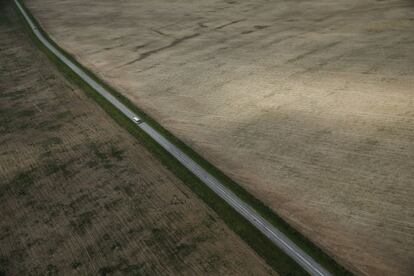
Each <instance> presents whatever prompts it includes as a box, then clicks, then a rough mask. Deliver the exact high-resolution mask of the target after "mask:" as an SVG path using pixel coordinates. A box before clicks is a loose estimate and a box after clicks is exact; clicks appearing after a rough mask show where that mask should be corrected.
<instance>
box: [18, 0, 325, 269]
mask: <svg viewBox="0 0 414 276" xmlns="http://www.w3.org/2000/svg"><path fill="white" fill-rule="evenodd" d="M14 2H15V4H16V6H17V8H18V10H19V11H20V13H21V14H22V15H23V18H24V19H25V21H26V23H27V24H28V25H29V27H30V29H31V31H32V32H33V33H34V34H35V36H36V37H37V39H39V41H40V42H41V43H42V44H43V45H44V46H45V47H46V48H47V49H48V50H49V51H51V52H52V53H53V54H54V55H55V56H56V57H57V58H58V59H60V61H61V62H63V63H64V64H65V65H66V66H68V67H69V68H70V69H71V70H72V71H73V72H75V73H76V74H77V75H78V76H79V77H80V78H81V79H82V80H83V81H85V82H86V83H87V84H88V85H90V86H91V87H92V88H93V89H94V90H95V91H96V92H98V93H99V94H100V95H101V96H103V97H104V98H105V99H106V100H107V101H109V102H110V103H111V104H112V105H114V106H115V107H116V108H117V109H118V110H119V111H121V112H122V113H123V114H124V115H125V116H127V117H128V118H130V120H132V121H133V122H134V123H136V125H137V127H139V128H141V130H143V131H144V132H145V133H147V134H148V135H149V136H150V137H151V138H152V139H154V140H155V141H156V142H157V143H158V144H159V145H160V146H161V147H163V148H164V149H165V150H166V151H168V152H169V153H170V154H171V155H172V156H173V157H174V158H175V159H177V160H178V161H179V162H180V163H181V164H182V165H183V166H184V167H186V168H187V169H188V170H189V171H191V172H192V173H193V174H194V175H195V176H197V177H198V178H199V179H200V180H201V181H202V182H203V183H204V184H205V185H207V186H208V187H209V188H210V189H211V190H213V191H214V192H215V193H216V194H217V195H218V196H219V197H221V198H222V199H223V200H224V201H225V202H226V203H227V204H229V205H230V206H231V207H232V208H233V209H235V210H236V211H237V212H238V213H239V214H240V215H242V216H243V217H244V218H245V219H247V220H248V221H249V222H250V223H251V224H252V225H253V226H255V227H256V228H257V229H258V230H259V231H260V232H261V233H262V234H264V235H265V236H266V237H267V238H268V239H269V240H271V241H272V242H273V243H274V244H275V245H276V246H278V247H279V248H280V249H281V250H282V251H283V252H284V253H285V254H287V255H288V256H290V257H291V258H292V259H293V260H294V261H295V262H296V263H298V264H299V265H300V266H301V267H302V268H303V269H304V270H305V271H307V272H308V273H309V274H311V275H319V276H325V275H326V276H328V275H331V274H330V273H329V272H328V271H327V270H326V269H325V268H323V267H322V266H321V265H320V264H319V263H318V262H316V261H315V260H314V259H313V258H312V257H310V256H309V255H308V254H307V253H305V252H304V251H303V250H302V249H300V248H299V247H298V246H297V245H296V244H295V243H294V242H293V241H292V240H290V239H289V238H288V237H287V236H285V235H284V234H283V233H282V232H281V231H279V230H278V229H276V228H275V227H274V226H273V225H272V224H271V223H269V222H268V221H267V220H266V219H264V218H263V217H262V216H261V215H260V214H259V213H257V212H256V211H255V210H254V209H253V208H252V207H250V206H249V205H248V204H247V203H245V202H243V201H242V200H241V199H240V198H239V197H238V196H236V195H235V194H234V193H233V192H232V191H230V190H229V189H228V188H227V187H225V186H224V185H223V184H222V183H221V182H220V181H219V180H217V179H216V178H215V177H213V176H212V175H211V174H210V173H209V172H207V171H206V170H205V169H204V168H202V167H201V166H200V165H199V164H197V162H196V161H194V160H193V159H191V158H190V157H189V156H188V155H187V154H185V153H184V152H183V151H181V150H180V149H179V148H178V147H176V146H175V145H174V144H173V143H172V142H170V141H169V140H168V139H167V138H165V137H164V136H163V135H162V134H161V133H159V132H158V131H157V130H155V129H154V128H152V127H151V126H150V125H149V124H147V123H146V122H145V121H143V120H142V119H141V118H140V117H139V116H138V115H137V114H135V113H134V112H132V111H131V110H130V109H129V108H128V107H126V106H125V105H124V104H123V103H121V102H120V101H119V100H118V99H116V98H115V97H114V96H112V94H111V93H110V92H109V91H108V90H107V89H105V88H104V87H103V86H101V85H100V84H99V83H98V82H96V81H95V80H94V79H92V78H91V77H90V76H89V75H88V74H87V73H86V72H85V71H84V70H82V69H81V68H80V67H79V66H77V65H76V64H74V63H73V62H72V61H70V60H69V59H68V58H67V57H66V56H65V55H64V54H63V53H62V52H60V51H59V50H58V49H57V48H56V47H55V46H53V45H52V44H51V43H50V42H49V41H48V40H47V39H46V38H45V37H44V35H43V34H42V33H41V32H40V31H39V29H38V28H37V26H36V25H35V23H34V22H33V20H32V19H31V18H30V17H29V16H28V14H27V13H26V11H25V10H24V8H23V7H22V5H21V4H20V2H19V0H14Z"/></svg>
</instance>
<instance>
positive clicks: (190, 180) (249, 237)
mask: <svg viewBox="0 0 414 276" xmlns="http://www.w3.org/2000/svg"><path fill="white" fill-rule="evenodd" d="M21 4H22V6H23V8H24V9H25V10H26V12H27V14H28V15H29V17H30V18H31V19H32V20H33V22H35V24H36V25H37V27H38V28H39V30H40V31H41V32H42V34H43V35H44V37H46V38H47V39H48V40H49V42H50V43H51V44H52V45H54V46H55V47H56V48H57V49H59V50H60V51H61V52H62V53H63V54H64V55H65V56H66V57H67V58H68V59H70V60H71V61H72V62H73V63H75V64H76V65H78V66H79V67H80V68H82V69H83V70H84V71H85V72H87V73H88V74H89V76H90V77H91V78H93V79H94V80H95V81H97V82H98V83H99V84H101V85H102V86H103V87H105V88H106V89H107V90H108V91H109V92H111V93H112V95H113V96H115V97H116V98H117V99H118V100H120V101H121V102H122V103H123V104H125V105H126V106H127V107H128V108H130V109H131V110H132V111H133V112H135V113H136V114H138V115H140V116H141V117H142V118H143V120H145V121H146V122H147V123H148V124H150V125H151V126H152V127H153V128H154V129H156V130H157V131H159V132H160V133H161V134H162V135H164V136H165V137H166V138H167V139H169V140H170V141H171V142H172V143H174V144H175V145H176V146H177V147H179V148H180V149H181V150H182V151H183V152H185V153H186V154H187V155H188V156H189V157H191V158H192V159H193V160H195V161H196V162H197V163H198V164H200V165H201V166H202V167H203V168H204V169H205V170H207V171H208V172H209V173H210V174H212V175H213V176H214V177H216V178H217V179H218V180H220V182H222V183H223V184H224V185H226V186H227V187H228V188H229V189H231V190H232V191H233V192H234V193H235V194H237V195H238V196H239V197H240V198H241V199H242V200H243V201H245V202H246V203H248V204H249V205H250V206H252V207H253V208H254V209H255V210H256V211H257V212H258V213H260V214H261V215H262V216H263V217H264V218H265V219H267V220H268V221H269V222H270V223H272V224H273V225H274V226H275V227H277V228H278V229H279V230H280V231H282V232H283V233H284V234H285V235H286V236H288V237H289V238H290V239H291V240H292V241H294V242H295V243H296V244H297V245H298V246H299V247H301V248H302V249H303V250H304V251H305V252H307V253H308V254H309V255H310V256H312V257H313V258H314V259H315V260H316V261H318V262H319V263H320V264H321V265H322V266H324V267H325V268H326V269H327V270H328V271H330V272H331V273H332V274H334V275H350V274H351V273H350V272H349V271H347V270H346V269H345V268H344V267H342V266H341V265H339V264H338V263H337V262H335V261H334V260H333V259H332V258H331V257H330V256H328V255H327V254H326V253H325V252H323V251H322V250H321V249H320V248H319V247H317V246H316V245H315V244H313V243H312V242H311V241H310V240H308V239H307V238H306V237H304V236H303V235H302V234H301V233H299V232H298V231H296V230H295V229H294V228H292V227H291V226H290V225H289V224H287V223H286V222H285V221H284V220H283V219H282V218H281V217H280V216H278V215H277V214H276V213H275V212H274V211H273V210H271V209H270V208H269V207H267V206H266V205H264V204H263V203H262V202H261V201H259V200H258V199H256V198H255V197H254V196H252V195H251V194H250V193H248V192H247V191H246V190H245V189H243V188H242V187H241V186H240V185H238V184H237V183H235V182H234V181H233V180H232V179H230V178H229V177H227V176H226V175H225V174H224V173H222V172H221V171H220V170H219V169H217V168H216V167H215V166H213V165H212V164H210V163H209V162H207V161H206V160H205V159H203V158H202V157H201V156H200V155H199V154H198V153H196V152H195V151H193V150H192V149H191V148H190V147H188V146H187V145H186V144H184V143H183V142H182V141H180V140H179V139H178V138H177V137H175V136H174V135H173V134H171V133H170V132H169V131H167V130H166V129H164V128H163V127H162V126H161V125H160V124H158V123H157V122H156V121H155V120H153V119H152V118H151V117H150V116H148V115H147V114H145V112H143V111H142V110H140V109H139V108H138V107H136V106H135V105H134V104H133V103H132V102H131V101H129V100H128V99H127V98H126V97H124V96H123V95H121V94H120V93H119V92H117V91H116V90H115V89H113V88H112V87H111V86H109V85H108V84H107V83H105V82H104V81H102V80H100V79H99V78H97V77H96V76H95V74H93V73H92V72H91V71H90V70H88V69H87V68H85V67H83V66H82V65H81V64H79V63H78V62H77V61H76V59H75V58H74V57H73V56H71V55H70V54H69V53H67V52H66V51H64V50H63V49H61V48H60V47H59V46H58V45H57V44H55V43H54V41H53V40H51V39H50V38H49V36H48V35H47V34H46V33H45V32H44V31H43V29H42V28H41V27H40V25H39V24H38V23H37V21H36V20H35V18H34V17H33V16H32V15H31V13H30V11H29V10H28V9H27V8H26V7H25V6H24V3H21ZM16 12H17V13H18V14H19V16H20V18H21V20H22V22H23V25H24V27H25V29H26V31H27V32H28V34H29V36H30V37H31V38H32V40H33V41H34V43H35V44H36V46H37V47H38V48H40V49H41V50H42V51H43V52H44V53H45V54H46V55H47V56H48V58H49V59H50V60H51V61H52V62H53V63H54V64H55V65H56V67H57V68H58V69H59V71H61V72H62V73H63V74H64V75H65V77H66V78H67V79H68V80H70V81H71V82H73V83H75V84H76V85H77V86H79V87H80V88H81V89H82V90H83V91H84V92H85V93H86V94H87V95H88V96H89V97H90V98H92V99H93V100H95V101H96V102H97V103H98V104H99V105H100V106H101V107H102V108H103V109H104V111H105V112H106V113H107V114H108V115H109V116H111V117H112V118H113V119H114V120H115V121H116V122H117V123H118V124H119V125H120V126H122V127H123V128H124V129H126V130H127V131H128V132H129V133H130V134H132V135H133V136H134V137H135V138H137V139H138V140H139V142H141V143H142V144H144V145H145V147H146V148H147V149H148V150H149V151H150V152H151V153H152V154H154V155H155V156H157V158H158V159H159V160H160V161H161V162H162V164H163V165H164V166H166V167H167V168H168V169H169V170H171V171H172V172H173V173H174V174H175V175H176V176H177V177H178V178H180V179H181V180H182V181H183V182H184V183H185V184H186V185H187V186H189V187H190V188H191V189H192V191H193V192H194V193H196V194H197V196H199V197H200V198H201V199H202V200H203V201H204V202H205V203H207V204H208V205H209V206H210V207H211V208H212V209H213V210H214V211H215V212H216V213H217V214H218V215H219V216H220V218H221V219H223V221H224V222H225V223H226V224H227V225H228V226H229V227H230V228H231V229H232V230H233V231H234V232H236V233H237V234H238V235H239V236H240V237H241V238H242V239H243V240H245V241H246V242H247V243H248V244H249V246H250V247H252V248H253V249H254V250H255V251H256V252H257V253H258V254H259V255H260V256H262V257H263V258H264V260H265V261H266V262H267V263H268V264H269V265H270V266H271V267H272V268H273V269H274V270H275V271H277V272H278V273H279V274H282V275H303V274H306V273H305V271H303V269H302V268H301V267H300V266H299V265H297V264H296V263H295V262H294V261H293V260H292V259H290V257H288V256H287V255H286V254H284V253H283V252H282V251H281V250H280V249H279V248H278V247H276V246H275V245H273V243H271V242H270V241H269V240H268V239H267V238H266V237H265V236H264V235H263V234H261V233H260V231H259V230H257V229H256V228H255V227H254V226H253V225H251V224H250V223H249V222H248V221H247V220H246V219H244V218H243V217H242V216H241V215H239V214H238V213H237V212H236V211H235V210H234V209H233V208H231V207H230V206H229V205H228V204H227V203H226V202H225V201H224V200H222V199H221V198H220V197H219V196H218V195H216V194H215V193H214V192H213V191H211V190H210V189H209V188H208V187H207V186H206V185H205V184H204V183H202V182H201V181H200V180H199V179H198V178H197V177H195V176H194V175H193V174H192V173H191V172H190V171H188V170H187V169H186V168H185V167H184V166H183V165H181V164H180V163H179V162H178V161H177V160H176V159H175V158H174V157H172V156H171V155H170V154H169V153H168V152H167V151H165V150H164V149H163V148H162V147H161V146H159V145H158V144H157V143H156V142H155V141H154V140H152V138H150V137H149V136H148V135H147V134H146V133H145V132H143V131H142V130H141V129H140V128H138V127H136V125H135V124H134V123H133V122H132V121H131V120H130V119H129V118H127V117H126V116H125V115H124V114H122V113H121V112H120V111H118V110H117V109H116V108H115V107H114V106H113V105H112V104H111V103H109V102H108V101H107V100H106V99H104V98H103V97H102V96H101V95H100V94H99V93H97V92H96V91H95V90H94V89H93V88H91V87H90V86H89V85H88V84H87V83H85V82H84V81H83V80H82V79H81V78H80V77H79V76H77V75H76V74H75V73H74V72H73V71H72V70H71V69H69V68H68V67H67V66H66V65H65V64H64V63H62V62H61V61H60V60H59V59H58V58H57V57H56V56H55V55H54V54H53V53H51V52H50V51H49V50H48V49H47V48H45V47H44V46H43V44H42V43H41V42H40V41H39V40H38V39H37V37H36V36H35V35H34V34H33V33H32V32H31V30H30V27H29V26H28V25H27V23H26V21H25V20H24V18H23V17H22V15H21V14H20V12H19V11H18V10H17V8H16Z"/></svg>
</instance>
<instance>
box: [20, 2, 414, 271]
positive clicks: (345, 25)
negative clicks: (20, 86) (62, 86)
mask: <svg viewBox="0 0 414 276" xmlns="http://www.w3.org/2000/svg"><path fill="white" fill-rule="evenodd" d="M26 3H27V5H28V6H29V8H30V9H31V10H32V12H33V13H34V15H35V16H36V17H37V19H38V20H39V21H40V23H41V24H42V26H43V27H44V28H45V29H46V31H47V32H48V33H49V34H50V35H51V37H52V38H53V39H54V40H55V41H56V42H57V43H58V44H59V45H60V46H62V47H63V48H64V49H65V50H67V51H68V52H70V53H71V54H73V55H74V56H75V57H76V58H77V59H78V60H79V61H80V62H81V63H82V64H84V65H85V66H87V67H88V68H90V69H91V70H92V71H94V72H96V73H97V74H98V75H99V76H100V77H101V78H103V79H104V80H105V81H106V82H108V83H109V84H111V85H112V86H113V87H115V88H116V89H117V90H118V91H119V92H121V93H122V94H123V95H125V96H127V97H128V98H129V99H130V100H132V101H133V102H134V103H136V105H137V106H138V107H140V108H141V109H143V110H144V111H145V112H147V113H148V114H149V115H151V116H152V117H153V118H154V119H156V120H157V121H158V122H160V124H161V125H163V126H164V127H165V128H167V129H168V130H169V131H171V132H172V133H173V134H175V135H176V136H177V137H179V138H180V139H181V140H183V141H184V142H185V143H187V144H188V145H190V146H191V147H192V148H193V149H195V150H196V151H197V152H199V153H200V154H201V155H202V156H204V157H205V158H206V159H207V160H208V161H210V162H211V163H212V164H214V165H215V166H216V167H218V168H219V169H221V170H222V171H223V172H224V173H225V174H227V175H228V176H230V177H231V178H232V179H234V180H235V181H237V182H238V183H239V184H240V185H241V186H243V187H244V188H245V189H247V190H248V191H249V192H250V193H252V194H253V195H254V196H256V197H257V198H258V199H260V200H262V201H263V202H264V203H265V204H266V205H268V206H269V207H271V208H272V209H273V210H275V211H276V212H277V213H278V214H280V215H281V216H282V217H283V218H284V219H285V220H286V221H288V222H289V223H290V224H291V225H293V226H294V227H295V228H297V229H298V230H300V231H301V232H302V233H303V234H304V235H305V236H307V237H309V238H310V239H311V240H312V241H314V242H315V243H317V244H318V245H319V246H320V247H322V248H323V249H324V250H326V251H327V252H328V253H329V254H331V255H332V256H333V257H334V258H335V259H337V260H338V261H339V262H340V263H341V264H343V265H345V266H346V267H347V268H349V269H351V270H352V271H353V272H355V273H357V274H367V275H368V274H369V275H413V273H414V51H413V49H414V37H413V34H414V33H413V30H414V2H413V1H411V0H391V1H374V0H339V1H330V0H312V1H309V0H298V1H289V0H279V1H265V0H246V1H239V0H231V1H230V0H226V1H225V0H207V1H192V0H174V1H169V0H168V1H167V0H156V1H154V0H140V1H133V0H123V1H110V0H99V1H98V0H91V1H83V0H61V1H52V0H26Z"/></svg>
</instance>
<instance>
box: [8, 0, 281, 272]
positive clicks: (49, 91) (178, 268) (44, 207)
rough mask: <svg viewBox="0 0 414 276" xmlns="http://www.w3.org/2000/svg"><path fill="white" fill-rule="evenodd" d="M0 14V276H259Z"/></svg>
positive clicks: (207, 213) (183, 190)
mask: <svg viewBox="0 0 414 276" xmlns="http://www.w3.org/2000/svg"><path fill="white" fill-rule="evenodd" d="M16 19H17V18H16V14H15V13H14V12H13V10H11V9H10V6H8V5H6V4H5V3H2V4H1V5H0V20H1V21H0V112H1V113H0V145H1V146H0V217H1V220H0V274H2V275H3V273H5V274H6V275H29V274H33V275H73V274H74V273H79V274H80V275H85V274H102V275H106V273H107V274H117V273H118V274H122V275H136V274H137V273H139V274H141V275H142V274H147V275H148V274H151V275H153V274H157V275H177V274H180V275H183V274H184V275H185V274H187V275H196V274H199V275H202V274H210V273H211V274H220V275H227V274H232V275H240V274H245V275H253V274H261V275H267V274H269V273H273V272H272V271H271V270H270V269H269V267H268V266H267V265H266V264H264V262H263V260H262V259H260V258H259V257H258V256H257V255H256V254H255V253H254V252H253V251H252V250H251V249H250V248H249V247H248V246H247V245H246V244H245V243H244V242H242V241H241V240H240V239H239V238H238V237H237V236H236V235H235V234H233V233H232V232H231V231H230V230H229V229H228V228H227V227H226V226H225V225H224V223H223V222H222V221H221V220H220V219H219V218H218V217H217V215H216V214H215V213H213V212H212V211H211V210H210V209H209V208H208V207H206V205H205V204H203V203H202V202H201V201H200V200H199V199H198V198H196V197H195V196H194V195H193V193H192V192H191V191H190V190H189V189H188V188H187V187H186V186H185V185H184V184H183V183H182V182H181V181H179V180H178V179H177V178H176V177H175V176H173V175H172V174H171V173H170V172H169V171H168V170H166V169H165V168H164V167H163V166H162V165H161V164H160V163H159V162H158V161H157V160H156V159H155V158H154V157H153V156H151V155H150V154H149V153H148V152H147V150H146V149H145V148H144V147H143V146H142V145H140V144H139V143H137V141H136V140H134V139H133V138H132V137H131V136H130V135H129V134H127V133H126V131H125V130H123V129H121V128H120V127H119V126H117V125H116V124H115V123H114V122H113V121H112V120H111V119H109V117H108V116H107V115H106V114H105V113H104V112H103V111H102V110H100V108H99V107H98V106H97V105H96V103H95V102H93V101H92V100H91V99H89V98H87V97H86V96H85V95H84V94H83V92H81V91H79V90H78V89H77V88H75V87H74V86H73V85H72V84H70V83H68V82H67V81H66V80H65V79H63V77H62V76H61V74H60V73H59V72H57V70H56V69H55V68H54V67H53V66H52V65H51V64H50V62H49V61H48V60H47V58H46V57H45V56H44V55H43V54H42V53H41V52H39V50H38V49H37V48H36V47H35V46H34V45H32V44H31V43H30V42H29V41H30V40H29V38H28V37H26V36H25V35H24V34H23V33H22V29H21V28H19V27H17V25H16Z"/></svg>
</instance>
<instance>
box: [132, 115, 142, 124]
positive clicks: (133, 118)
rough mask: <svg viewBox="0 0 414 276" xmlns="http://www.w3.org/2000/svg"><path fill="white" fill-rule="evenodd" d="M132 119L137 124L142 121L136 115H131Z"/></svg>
mask: <svg viewBox="0 0 414 276" xmlns="http://www.w3.org/2000/svg"><path fill="white" fill-rule="evenodd" d="M132 120H133V121H134V122H135V123H137V124H140V123H142V121H141V119H140V118H138V117H132Z"/></svg>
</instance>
